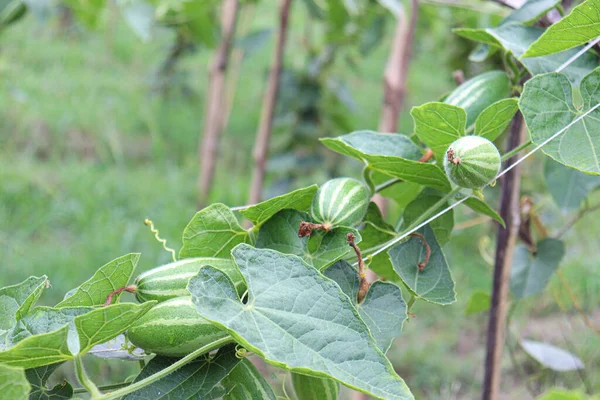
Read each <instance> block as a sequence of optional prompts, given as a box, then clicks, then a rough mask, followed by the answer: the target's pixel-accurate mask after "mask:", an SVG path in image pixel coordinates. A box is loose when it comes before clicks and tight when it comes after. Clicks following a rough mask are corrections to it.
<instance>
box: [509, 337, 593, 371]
mask: <svg viewBox="0 0 600 400" xmlns="http://www.w3.org/2000/svg"><path fill="white" fill-rule="evenodd" d="M521 347H522V348H523V350H525V352H526V353H527V354H529V355H530V356H531V357H533V358H534V359H535V360H536V361H537V362H539V363H540V364H542V366H544V367H546V368H550V369H551V370H553V371H573V370H576V369H582V368H583V363H582V362H581V360H580V359H579V358H578V357H576V356H574V355H573V354H571V353H569V352H568V351H566V350H563V349H561V348H558V347H556V346H553V345H551V344H548V343H542V342H536V341H535V340H522V341H521Z"/></svg>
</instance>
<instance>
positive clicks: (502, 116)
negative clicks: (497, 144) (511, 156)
mask: <svg viewBox="0 0 600 400" xmlns="http://www.w3.org/2000/svg"><path fill="white" fill-rule="evenodd" d="M518 109H519V102H518V100H517V99H515V98H510V99H503V100H500V101H497V102H496V103H494V104H492V105H491V106H489V107H488V108H486V109H485V110H483V111H482V112H481V114H479V117H477V121H475V134H476V135H477V136H482V137H484V138H486V139H488V140H491V141H492V142H493V141H494V140H496V139H497V138H498V136H500V135H501V134H502V133H503V132H504V131H505V130H506V128H507V127H508V125H509V124H510V122H511V121H512V118H513V117H514V116H515V114H516V112H517V110H518Z"/></svg>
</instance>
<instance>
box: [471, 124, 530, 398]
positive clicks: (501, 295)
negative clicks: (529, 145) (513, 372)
mask: <svg viewBox="0 0 600 400" xmlns="http://www.w3.org/2000/svg"><path fill="white" fill-rule="evenodd" d="M526 133H527V130H526V128H525V125H524V124H523V116H522V115H521V113H518V114H517V115H516V116H515V117H514V118H513V121H512V125H511V128H510V135H509V137H508V145H507V146H506V147H507V148H506V150H507V151H510V150H512V149H514V148H515V147H517V146H518V145H520V144H521V143H523V141H524V140H525V136H526ZM515 160H516V156H515V157H513V158H511V159H509V160H508V162H507V166H509V165H512V163H514V162H515ZM520 184H521V167H520V166H516V167H515V168H513V169H512V170H510V171H509V172H508V173H507V174H506V175H504V177H503V182H502V194H501V198H500V216H501V217H502V218H503V219H504V222H505V223H506V228H503V227H501V226H500V227H498V239H497V242H496V257H495V261H494V282H493V286H492V304H491V308H490V313H489V321H488V333H487V348H486V359H485V377H484V382H483V392H482V399H483V400H497V399H498V394H499V391H500V378H501V362H502V350H503V348H504V334H505V332H506V314H507V310H508V288H509V284H510V269H511V264H512V259H513V254H514V249H515V244H516V241H517V236H518V232H519V219H520V213H519V192H520Z"/></svg>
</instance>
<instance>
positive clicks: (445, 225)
mask: <svg viewBox="0 0 600 400" xmlns="http://www.w3.org/2000/svg"><path fill="white" fill-rule="evenodd" d="M442 197H444V194H443V193H439V192H437V191H435V190H430V189H425V190H424V191H422V192H421V193H420V194H419V195H418V196H417V198H416V199H414V200H413V201H412V202H411V203H410V204H409V205H408V206H406V208H405V209H404V216H403V221H402V226H403V227H405V228H407V227H409V226H411V225H412V224H413V222H415V221H416V220H417V219H419V218H420V217H421V216H422V215H423V213H424V212H425V211H427V210H429V208H431V207H433V206H434V205H435V204H436V203H437V202H438V201H440V200H441V199H442ZM446 207H448V203H444V204H443V205H442V206H440V207H439V208H438V209H436V210H435V211H434V214H437V213H438V212H440V211H442V210H443V209H445V208H446ZM432 215H433V214H432ZM429 226H430V227H431V229H433V233H434V234H435V237H436V239H437V241H438V243H439V245H440V246H443V245H445V244H446V243H448V241H449V240H450V235H451V234H452V228H454V210H450V211H448V212H446V213H445V214H443V215H441V216H439V217H438V218H436V219H434V220H433V221H431V222H430V224H429ZM401 230H402V229H401Z"/></svg>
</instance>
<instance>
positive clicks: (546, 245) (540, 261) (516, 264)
mask: <svg viewBox="0 0 600 400" xmlns="http://www.w3.org/2000/svg"><path fill="white" fill-rule="evenodd" d="M536 249H537V252H536V254H535V255H534V254H531V252H530V251H529V249H528V248H527V247H526V246H524V245H518V246H517V247H516V248H515V254H514V256H513V264H512V270H511V276H510V289H511V292H512V293H513V294H514V295H515V297H517V298H518V299H522V298H524V297H528V296H533V295H535V294H538V293H541V292H543V291H544V289H545V288H546V285H547V284H548V281H549V280H550V277H552V274H554V271H556V269H557V268H558V265H559V264H560V261H561V260H562V258H563V256H564V255H565V245H564V243H563V242H562V241H561V240H558V239H543V240H541V241H539V242H538V243H537V245H536Z"/></svg>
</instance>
